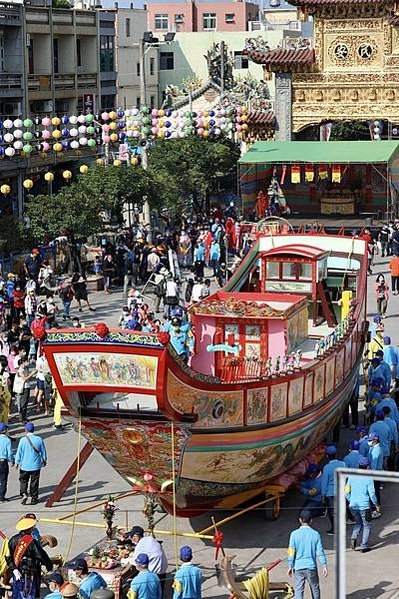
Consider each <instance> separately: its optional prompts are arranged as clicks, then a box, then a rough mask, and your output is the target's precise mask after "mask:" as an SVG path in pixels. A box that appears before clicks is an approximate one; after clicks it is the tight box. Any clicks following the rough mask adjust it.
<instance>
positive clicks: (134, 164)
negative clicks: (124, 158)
mask: <svg viewBox="0 0 399 599" xmlns="http://www.w3.org/2000/svg"><path fill="white" fill-rule="evenodd" d="M138 163H139V161H138V158H135V157H133V158H131V159H130V164H131V165H132V166H137V165H138Z"/></svg>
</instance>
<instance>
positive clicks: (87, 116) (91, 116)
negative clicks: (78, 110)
mask: <svg viewBox="0 0 399 599" xmlns="http://www.w3.org/2000/svg"><path fill="white" fill-rule="evenodd" d="M85 119H86V123H92V122H93V121H94V116H93V115H92V114H86V116H85Z"/></svg>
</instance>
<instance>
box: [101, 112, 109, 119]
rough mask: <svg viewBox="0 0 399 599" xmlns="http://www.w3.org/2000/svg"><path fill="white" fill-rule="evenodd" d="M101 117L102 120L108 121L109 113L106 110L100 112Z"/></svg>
mask: <svg viewBox="0 0 399 599" xmlns="http://www.w3.org/2000/svg"><path fill="white" fill-rule="evenodd" d="M101 118H102V120H103V121H109V114H108V112H103V113H102V114H101Z"/></svg>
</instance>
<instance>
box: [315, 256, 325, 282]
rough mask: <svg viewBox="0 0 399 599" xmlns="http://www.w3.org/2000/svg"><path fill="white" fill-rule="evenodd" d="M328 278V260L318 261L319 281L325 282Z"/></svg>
mask: <svg viewBox="0 0 399 599" xmlns="http://www.w3.org/2000/svg"><path fill="white" fill-rule="evenodd" d="M326 278H327V258H323V260H318V261H317V280H318V281H323V279H326Z"/></svg>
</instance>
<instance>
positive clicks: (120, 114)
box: [117, 108, 125, 119]
mask: <svg viewBox="0 0 399 599" xmlns="http://www.w3.org/2000/svg"><path fill="white" fill-rule="evenodd" d="M124 114H125V113H124V111H123V110H122V108H118V111H117V115H118V119H121V118H122V117H123V115H124Z"/></svg>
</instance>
